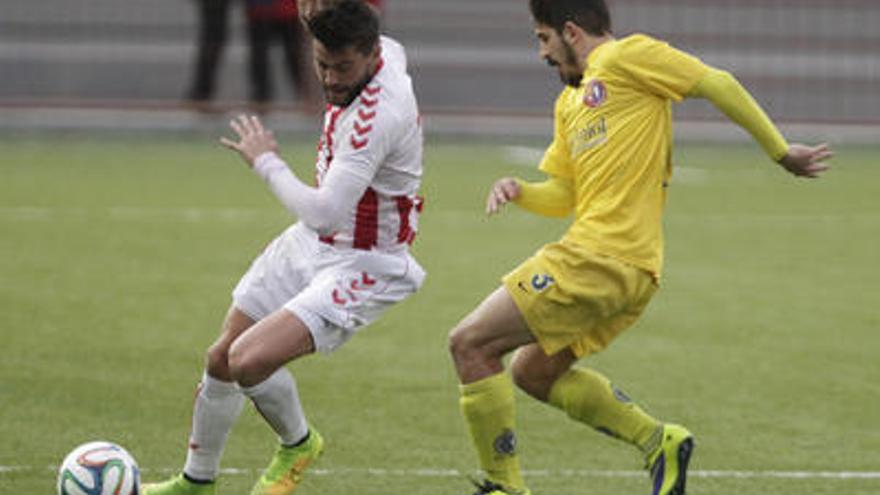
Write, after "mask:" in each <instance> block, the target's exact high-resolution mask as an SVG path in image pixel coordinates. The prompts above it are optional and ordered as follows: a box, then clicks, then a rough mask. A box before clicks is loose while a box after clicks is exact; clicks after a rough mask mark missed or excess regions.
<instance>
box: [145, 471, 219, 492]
mask: <svg viewBox="0 0 880 495" xmlns="http://www.w3.org/2000/svg"><path fill="white" fill-rule="evenodd" d="M141 493H142V494H143V495H214V494H215V493H217V483H213V482H212V483H193V482H192V481H189V480H188V479H186V478H184V477H183V474H178V475H177V476H175V477H173V478H171V479H170V480H168V481H163V482H161V483H146V484H144V485H143V486H141Z"/></svg>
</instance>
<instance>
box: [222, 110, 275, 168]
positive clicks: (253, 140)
mask: <svg viewBox="0 0 880 495" xmlns="http://www.w3.org/2000/svg"><path fill="white" fill-rule="evenodd" d="M229 126H230V127H231V128H232V130H233V131H234V132H235V134H237V135H238V141H233V140H232V139H228V138H226V137H221V138H220V143H221V144H223V146H226V147H227V148H229V149H231V150H235V151H237V152H238V154H240V155H241V157H242V158H243V159H244V161H245V162H247V164H248V165H249V166H251V167H253V166H254V160H256V159H257V157H258V156H260V155H262V154H263V153H267V152H270V151H271V152H273V153H274V152H277V151H278V142H277V141H275V135H274V134H273V133H272V131H270V130H268V129H266V128H265V127H263V123H262V122H260V118H259V117H257V116H256V115H251V116H247V115H239V116H238V117H236V118H234V119H232V120H231V121H230V122H229Z"/></svg>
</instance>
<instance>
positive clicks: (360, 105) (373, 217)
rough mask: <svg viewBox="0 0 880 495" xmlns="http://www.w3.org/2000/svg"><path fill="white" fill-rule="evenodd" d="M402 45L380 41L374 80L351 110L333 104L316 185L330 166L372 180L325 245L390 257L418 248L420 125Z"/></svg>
mask: <svg viewBox="0 0 880 495" xmlns="http://www.w3.org/2000/svg"><path fill="white" fill-rule="evenodd" d="M406 64H407V62H406V53H405V52H404V49H403V46H401V45H400V43H398V42H396V41H394V40H393V39H391V38H388V37H386V36H382V37H381V59H380V62H379V66H378V69H377V71H376V74H375V75H374V76H373V78H372V79H371V80H370V81H369V83H367V85H366V86H365V87H364V88H363V90H362V91H361V93H360V94H359V95H358V96H357V97H356V98H355V99H354V101H352V103H351V104H349V105H348V106H347V107H338V106H332V105H328V107H327V110H326V113H325V115H324V130H323V133H322V135H321V140H320V142H319V145H318V160H317V163H316V168H317V182H318V187H320V185H321V182H322V181H323V179H324V177H325V176H326V174H327V172H328V171H329V170H330V169H331V168H332V167H346V170H349V169H350V170H351V171H352V173H356V174H358V175H363V174H367V175H368V176H370V177H372V179H371V181H370V183H369V186H368V187H367V189H366V191H365V192H364V194H363V196H362V197H361V198H360V201H358V202H357V205H356V206H355V208H354V209H353V210H352V211H351V212H349V213H348V214H347V217H346V220H345V221H344V222H343V223H342V224H340V225H338V226H337V228H336V230H335V231H334V232H332V233H324V234H325V235H321V236H320V239H321V241H323V242H325V243H328V244H332V245H334V246H338V247H343V248H355V249H366V250H372V249H377V250H380V251H391V250H396V249H400V248H402V247H403V248H405V247H406V246H408V245H409V244H411V243H412V242H413V239H414V238H415V235H416V231H417V230H418V218H419V213H420V211H421V209H422V198H421V197H419V196H418V195H417V193H418V189H419V185H420V183H421V177H422V144H423V138H422V122H421V115H420V114H419V109H418V104H417V103H416V98H415V94H414V93H413V87H412V81H411V79H410V77H409V75H408V74H407V72H406Z"/></svg>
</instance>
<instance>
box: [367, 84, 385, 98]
mask: <svg viewBox="0 0 880 495" xmlns="http://www.w3.org/2000/svg"><path fill="white" fill-rule="evenodd" d="M380 91H382V88H380V87H379V86H373V87H370V86H367V87H366V88H364V92H365V93H367V94H368V95H370V96H376V95H377V94H379V92H380Z"/></svg>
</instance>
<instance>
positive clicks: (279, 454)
mask: <svg viewBox="0 0 880 495" xmlns="http://www.w3.org/2000/svg"><path fill="white" fill-rule="evenodd" d="M323 451H324V439H323V438H321V434H320V433H318V432H317V431H315V430H314V429H312V430H311V431H310V432H309V438H308V440H306V441H305V443H303V444H302V445H297V446H296V447H284V446H281V447H279V448H278V450H277V451H276V452H275V456H274V457H273V458H272V462H271V463H269V467H267V468H266V470H265V471H263V475H262V476H260V479H259V480H257V484H256V485H254V488H253V489H252V490H251V495H290V494H291V493H293V491H294V490H296V487H297V486H298V485H299V483H300V481H302V477H303V473H304V472H305V470H306V468H308V467H309V465H310V464H311V463H312V462H313V461H314V460H315V459H317V458H318V456H320V455H321V453H322V452H323Z"/></svg>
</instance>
